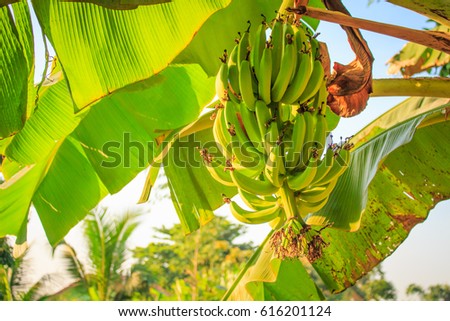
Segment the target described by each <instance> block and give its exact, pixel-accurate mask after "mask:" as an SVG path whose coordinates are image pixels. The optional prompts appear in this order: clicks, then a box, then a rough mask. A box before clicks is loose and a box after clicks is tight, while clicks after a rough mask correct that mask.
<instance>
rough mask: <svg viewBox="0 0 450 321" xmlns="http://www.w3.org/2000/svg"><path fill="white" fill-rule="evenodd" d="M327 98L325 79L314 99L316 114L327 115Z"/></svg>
mask: <svg viewBox="0 0 450 321" xmlns="http://www.w3.org/2000/svg"><path fill="white" fill-rule="evenodd" d="M327 98H328V90H327V81H326V80H325V79H324V80H323V82H322V84H321V85H320V88H319V90H318V91H317V93H316V96H315V97H314V103H313V106H314V111H315V113H316V114H320V115H325V113H326V109H327Z"/></svg>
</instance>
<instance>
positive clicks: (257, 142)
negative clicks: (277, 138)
mask: <svg viewBox="0 0 450 321" xmlns="http://www.w3.org/2000/svg"><path fill="white" fill-rule="evenodd" d="M239 111H240V114H241V119H242V123H243V124H244V128H245V131H246V132H247V136H248V137H249V139H250V141H251V142H252V144H253V146H254V147H255V148H256V149H257V150H258V151H259V152H260V153H264V148H263V146H262V136H261V133H260V131H259V127H258V122H257V121H256V115H255V113H254V112H253V111H251V110H249V109H248V108H247V107H246V105H245V104H243V103H242V104H240V108H239Z"/></svg>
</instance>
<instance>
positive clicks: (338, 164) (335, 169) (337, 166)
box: [316, 149, 350, 185]
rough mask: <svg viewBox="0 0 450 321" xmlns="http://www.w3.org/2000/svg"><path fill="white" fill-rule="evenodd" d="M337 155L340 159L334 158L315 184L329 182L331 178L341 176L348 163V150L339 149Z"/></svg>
mask: <svg viewBox="0 0 450 321" xmlns="http://www.w3.org/2000/svg"><path fill="white" fill-rule="evenodd" d="M337 157H340V159H339V160H338V159H335V160H334V163H333V166H332V167H331V169H330V170H329V171H328V173H327V174H326V175H325V176H324V177H323V178H322V179H321V180H318V181H317V182H316V184H317V185H325V184H328V183H329V182H331V181H332V180H333V179H335V178H337V177H339V176H341V175H342V174H343V173H344V172H345V170H346V169H347V167H348V166H349V164H350V151H348V150H347V149H341V150H340V151H339V152H338V155H337Z"/></svg>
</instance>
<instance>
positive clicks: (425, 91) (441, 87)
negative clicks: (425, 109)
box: [371, 77, 450, 98]
mask: <svg viewBox="0 0 450 321" xmlns="http://www.w3.org/2000/svg"><path fill="white" fill-rule="evenodd" d="M372 88H373V93H372V94H371V97H386V96H422V97H442V98H449V97H450V92H449V90H448V89H449V88H450V79H448V78H441V77H436V78H409V79H374V80H373V82H372Z"/></svg>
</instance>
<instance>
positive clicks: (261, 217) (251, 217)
mask: <svg viewBox="0 0 450 321" xmlns="http://www.w3.org/2000/svg"><path fill="white" fill-rule="evenodd" d="M230 210H231V214H233V216H234V217H235V218H236V219H237V220H238V221H240V222H242V223H246V224H263V223H268V222H270V221H272V220H274V219H276V218H277V217H278V215H279V214H280V212H281V207H280V205H279V204H275V205H273V206H272V207H269V208H266V209H263V210H258V211H247V210H245V209H243V208H242V207H240V206H239V205H238V204H237V203H236V202H234V201H233V202H231V204H230Z"/></svg>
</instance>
